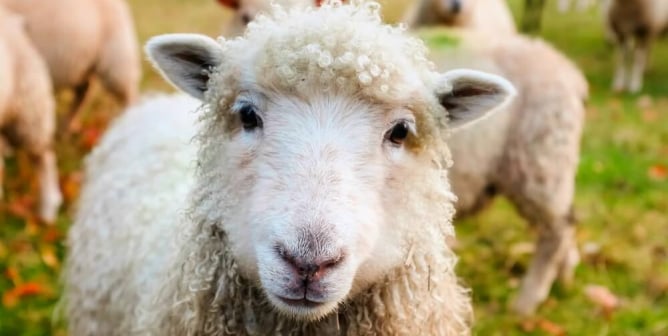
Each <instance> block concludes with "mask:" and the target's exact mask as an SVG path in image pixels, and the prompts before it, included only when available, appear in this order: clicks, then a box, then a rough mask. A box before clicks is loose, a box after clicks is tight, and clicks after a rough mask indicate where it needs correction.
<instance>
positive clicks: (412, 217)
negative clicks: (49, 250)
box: [65, 1, 513, 335]
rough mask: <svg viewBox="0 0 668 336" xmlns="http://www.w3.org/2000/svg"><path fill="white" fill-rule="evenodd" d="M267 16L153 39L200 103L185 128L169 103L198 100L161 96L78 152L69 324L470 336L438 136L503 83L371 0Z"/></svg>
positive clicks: (507, 89) (470, 115) (169, 72)
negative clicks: (234, 32) (384, 19)
mask: <svg viewBox="0 0 668 336" xmlns="http://www.w3.org/2000/svg"><path fill="white" fill-rule="evenodd" d="M274 15H275V16H274V17H262V18H259V19H257V20H256V21H254V23H253V24H250V25H249V30H248V31H247V32H246V34H245V36H244V38H241V39H234V40H230V41H222V44H219V43H216V42H215V41H212V40H210V39H208V38H205V37H201V36H191V35H175V36H165V37H159V38H156V39H154V40H152V41H151V42H150V43H149V45H148V51H149V54H150V56H151V58H152V59H153V60H154V62H156V64H157V65H158V66H159V67H160V69H161V70H162V71H164V75H165V76H166V77H167V78H168V79H169V80H170V81H172V82H173V83H174V84H175V85H176V86H178V87H179V88H181V89H182V90H184V91H185V92H187V93H189V94H191V95H193V96H195V97H198V98H200V99H202V100H203V102H204V105H203V107H202V108H201V109H200V110H198V111H197V114H199V120H200V122H199V126H195V122H194V121H193V117H192V115H188V116H186V115H185V114H184V112H185V111H183V110H193V109H196V104H193V103H192V102H189V101H184V100H183V98H180V97H179V96H175V97H171V98H159V99H157V100H154V101H150V102H147V103H146V104H144V105H140V106H138V107H137V108H136V109H133V110H131V111H129V112H128V113H127V114H125V115H124V116H122V117H121V118H120V119H119V121H117V122H116V123H115V124H114V126H113V127H112V128H111V129H110V131H109V132H108V133H107V134H106V135H105V137H104V138H103V139H102V141H101V143H100V147H99V148H98V149H96V150H95V151H94V152H93V154H92V155H91V157H90V158H89V159H88V161H87V166H88V167H87V171H86V174H87V175H86V179H87V182H86V184H85V185H84V188H83V192H82V198H81V203H80V204H79V210H78V213H77V216H76V220H75V224H74V225H73V227H72V228H71V231H70V234H69V238H68V243H69V244H70V255H69V257H68V261H67V271H66V276H67V285H66V289H65V294H66V298H65V299H66V304H67V308H66V309H67V313H68V316H69V319H70V323H69V327H70V333H71V334H73V335H92V334H96V335H97V334H101V335H102V334H103V335H129V334H142V335H266V334H284V335H321V334H323V335H324V334H340V335H372V334H375V335H378V334H383V335H390V334H401V335H418V334H428V335H466V334H468V333H469V326H468V322H469V319H470V313H471V311H470V309H471V307H470V301H469V298H468V295H467V293H466V291H465V290H464V289H463V288H462V287H460V285H459V284H458V282H457V279H456V276H455V274H454V265H455V263H456V258H455V256H454V255H453V253H452V251H451V250H450V249H449V247H448V246H447V244H446V243H445V241H446V238H447V237H449V236H451V235H452V234H453V228H452V225H451V223H450V220H451V218H452V215H453V211H454V206H453V202H454V196H453V194H452V193H451V192H450V190H449V182H448V180H447V176H446V173H447V171H446V168H445V167H446V166H447V165H448V162H449V151H448V148H447V146H446V143H445V142H444V141H443V140H444V139H445V137H446V135H447V133H448V131H449V129H450V127H456V126H458V125H462V124H465V123H467V122H468V121H470V120H474V119H476V118H478V117H480V116H481V115H484V114H485V113H487V112H488V111H490V110H491V109H493V108H494V107H495V106H497V105H498V104H502V103H503V102H505V101H507V99H509V97H510V96H511V95H512V92H513V89H512V87H511V86H510V84H508V83H507V82H506V81H505V80H502V79H501V78H499V77H496V76H491V75H483V74H480V73H476V72H472V71H453V72H448V73H446V74H437V73H434V72H432V71H431V68H430V64H429V62H428V61H427V60H426V58H425V56H424V52H425V50H424V46H423V45H422V44H421V43H420V42H418V41H416V40H414V39H412V38H409V37H408V36H406V35H405V34H404V33H403V32H402V31H401V30H400V29H397V28H391V27H388V26H384V25H382V24H381V21H380V16H379V9H378V6H377V4H375V3H373V2H357V1H355V2H354V3H353V4H351V5H346V6H341V5H340V4H338V3H334V4H325V5H324V8H322V9H319V10H305V11H293V12H290V13H286V12H283V11H278V12H277V13H275V14H274ZM206 69H208V70H206ZM211 69H213V70H212V71H211ZM260 74H261V76H259V75H260ZM481 88H486V89H489V90H488V91H485V90H481ZM205 90H206V91H205ZM255 91H259V92H261V93H262V94H254V92H255ZM470 92H474V96H471V95H470ZM460 93H463V96H462V95H460ZM476 95H480V101H478V99H477V98H476ZM469 103H472V105H470V106H469ZM444 106H448V109H447V111H446V110H445V109H444ZM481 106H483V107H481ZM409 111H410V113H409ZM413 123H414V125H415V130H416V132H414V131H411V130H410V128H411V126H409V125H411V124H413ZM448 126H450V127H448ZM388 127H389V129H388ZM409 132H410V134H409ZM193 136H194V138H195V140H194V142H188V139H190V138H191V137H193ZM399 139H401V140H399ZM195 153H196V154H195ZM342 214H343V216H342ZM417 223H419V225H415V224H417ZM339 246H342V247H339ZM330 251H332V252H330ZM341 251H344V252H343V253H341ZM330 253H334V256H335V258H332V257H331V255H332V254H330ZM322 259H325V260H324V261H319V260H322ZM303 260H307V261H306V262H309V261H308V260H313V261H311V264H307V265H306V266H304V263H305V262H304V261H303ZM305 272H309V273H308V274H306V273H305ZM295 288H296V289H295ZM293 293H296V294H293ZM295 295H296V297H295ZM304 304H306V306H305V305H304Z"/></svg>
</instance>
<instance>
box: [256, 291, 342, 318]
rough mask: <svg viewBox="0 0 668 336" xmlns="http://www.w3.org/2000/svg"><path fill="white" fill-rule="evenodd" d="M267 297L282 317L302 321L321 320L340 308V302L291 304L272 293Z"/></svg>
mask: <svg viewBox="0 0 668 336" xmlns="http://www.w3.org/2000/svg"><path fill="white" fill-rule="evenodd" d="M267 297H268V298H269V302H270V303H271V304H272V306H273V307H274V309H276V311H278V312H279V313H280V314H281V315H284V316H286V317H289V318H292V319H295V320H302V321H317V320H320V319H322V318H324V317H325V316H327V315H329V314H330V313H332V312H334V311H335V310H336V309H337V308H338V306H339V302H338V301H328V302H319V303H315V302H310V303H307V302H304V303H297V302H294V303H289V302H286V301H285V300H284V299H281V298H280V297H279V296H277V295H274V294H271V293H267Z"/></svg>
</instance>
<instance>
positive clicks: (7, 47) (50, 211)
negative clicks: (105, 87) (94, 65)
mask: <svg viewBox="0 0 668 336" xmlns="http://www.w3.org/2000/svg"><path fill="white" fill-rule="evenodd" d="M54 109H55V102H54V98H53V93H52V89H51V81H50V79H49V72H48V69H47V68H46V64H44V61H43V60H42V59H41V58H40V56H39V54H38V52H37V51H36V50H35V48H34V46H33V45H32V43H31V42H30V40H29V38H28V36H27V34H26V32H25V27H24V22H23V20H22V19H21V18H20V17H18V16H17V15H14V14H12V13H10V12H8V11H6V10H5V9H3V8H2V6H0V198H1V197H2V179H3V175H4V162H3V157H2V156H4V155H5V154H6V153H5V151H7V150H8V149H9V148H7V147H9V146H11V147H21V148H23V149H25V150H26V151H27V152H28V154H29V155H30V157H31V158H32V159H33V160H34V161H35V163H36V165H37V173H38V176H39V182H40V209H39V215H40V217H41V219H43V220H44V221H46V222H48V223H52V222H53V221H54V220H55V219H56V215H57V213H58V208H59V207H60V204H61V202H62V197H61V194H60V189H59V186H58V168H57V166H56V156H55V154H54V151H53V135H54V131H55V117H56V115H55V110H54Z"/></svg>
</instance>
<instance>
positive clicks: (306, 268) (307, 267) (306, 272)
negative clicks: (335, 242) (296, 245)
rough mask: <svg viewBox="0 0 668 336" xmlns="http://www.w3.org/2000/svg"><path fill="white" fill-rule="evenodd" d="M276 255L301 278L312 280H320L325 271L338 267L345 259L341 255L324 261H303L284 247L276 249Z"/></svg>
mask: <svg viewBox="0 0 668 336" xmlns="http://www.w3.org/2000/svg"><path fill="white" fill-rule="evenodd" d="M276 253H277V254H278V255H279V257H280V258H281V259H282V260H283V261H284V262H285V263H286V264H288V265H290V267H291V268H292V269H293V270H294V271H295V272H296V273H297V274H298V275H299V276H300V277H302V278H305V279H311V280H315V279H318V278H319V277H320V276H321V275H322V274H324V272H325V271H327V270H328V269H331V268H334V267H336V266H337V265H339V264H340V263H341V262H342V261H343V259H344V254H343V253H339V254H338V255H337V256H336V257H334V258H328V259H324V260H322V261H320V260H318V261H313V260H303V259H302V258H299V257H296V256H294V255H292V254H290V253H289V252H287V250H286V249H285V248H283V247H282V246H278V247H277V248H276Z"/></svg>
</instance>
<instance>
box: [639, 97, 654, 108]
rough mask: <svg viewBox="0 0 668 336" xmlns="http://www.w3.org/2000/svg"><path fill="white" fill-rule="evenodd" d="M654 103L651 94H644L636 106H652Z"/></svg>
mask: <svg viewBox="0 0 668 336" xmlns="http://www.w3.org/2000/svg"><path fill="white" fill-rule="evenodd" d="M652 105H654V101H653V100H652V97H651V96H650V95H642V96H640V97H638V100H636V106H638V108H641V109H646V108H650V107H652Z"/></svg>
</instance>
